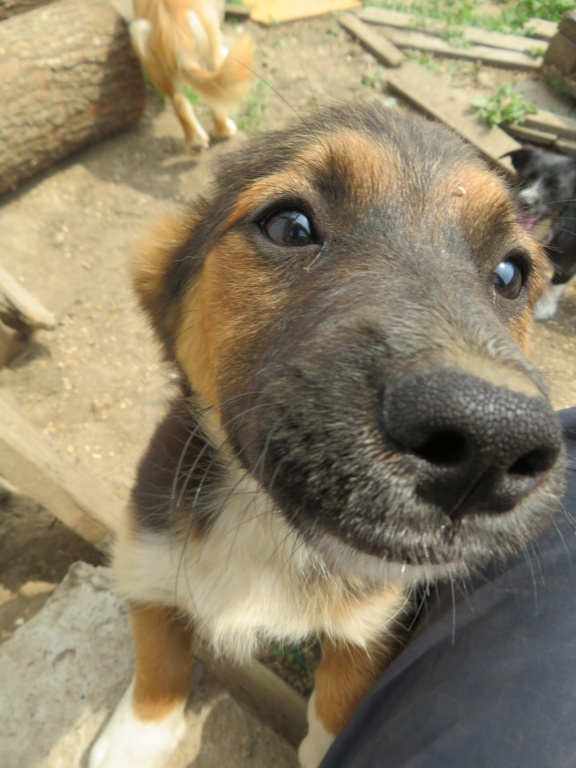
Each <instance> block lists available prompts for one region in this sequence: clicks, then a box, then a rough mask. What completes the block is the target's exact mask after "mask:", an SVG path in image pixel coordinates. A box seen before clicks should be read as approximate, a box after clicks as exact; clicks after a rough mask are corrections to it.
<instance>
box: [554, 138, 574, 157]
mask: <svg viewBox="0 0 576 768" xmlns="http://www.w3.org/2000/svg"><path fill="white" fill-rule="evenodd" d="M554 149H557V150H558V151H559V152H565V153H566V154H567V155H574V156H576V141H570V140H569V139H558V141H556V142H554Z"/></svg>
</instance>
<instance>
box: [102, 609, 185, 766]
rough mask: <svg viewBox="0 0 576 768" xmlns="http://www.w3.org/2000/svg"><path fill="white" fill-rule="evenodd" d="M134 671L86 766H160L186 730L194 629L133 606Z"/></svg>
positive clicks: (165, 612)
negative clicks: (185, 708) (186, 709)
mask: <svg viewBox="0 0 576 768" xmlns="http://www.w3.org/2000/svg"><path fill="white" fill-rule="evenodd" d="M130 622H131V624H132V634H133V637H134V649H135V654H136V672H135V674H134V679H133V681H132V683H131V684H130V687H129V688H128V690H127V691H126V693H125V694H124V696H123V698H122V700H121V701H120V704H119V705H118V706H117V708H116V711H115V712H114V714H113V715H112V718H111V720H110V722H109V723H108V725H107V726H106V728H105V730H104V733H103V734H102V735H101V736H100V738H99V739H98V741H97V742H96V744H95V745H94V747H93V749H92V752H91V755H90V768H127V767H128V766H138V768H160V766H163V765H164V764H165V763H166V761H167V759H168V757H169V756H170V754H171V752H172V751H173V750H174V749H175V747H176V746H177V744H178V742H179V741H180V740H181V739H182V737H183V735H184V730H185V720H184V707H185V705H186V699H187V698H188V694H189V692H190V686H191V682H192V651H191V639H192V631H191V628H190V626H189V625H188V624H187V623H186V622H185V621H184V620H183V619H181V618H179V617H178V616H177V614H176V612H175V611H174V610H172V609H170V608H164V607H162V606H132V607H131V608H130Z"/></svg>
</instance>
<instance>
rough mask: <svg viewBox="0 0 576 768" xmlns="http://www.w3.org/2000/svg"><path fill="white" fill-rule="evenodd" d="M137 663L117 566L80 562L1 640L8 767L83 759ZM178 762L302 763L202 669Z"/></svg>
mask: <svg viewBox="0 0 576 768" xmlns="http://www.w3.org/2000/svg"><path fill="white" fill-rule="evenodd" d="M132 671H133V656H132V641H131V637H130V628H129V622H128V615H127V612H126V608H125V606H124V604H123V603H122V601H121V600H120V599H119V598H118V597H117V596H116V595H115V594H114V592H113V590H112V576H111V572H110V569H108V568H102V567H93V566H90V565H87V564H86V563H75V564H74V565H73V566H72V567H71V568H70V571H69V572H68V575H67V576H66V578H65V579H64V581H63V582H62V584H61V585H60V586H59V587H58V589H57V590H56V591H55V592H54V594H53V595H52V596H51V597H50V598H49V599H48V601H47V603H46V604H45V606H44V607H43V609H42V610H41V611H40V613H38V614H37V615H36V616H35V617H34V618H32V619H31V620H30V621H29V622H27V623H26V624H24V626H22V627H21V628H20V629H18V630H17V631H16V632H15V634H14V635H13V637H12V638H11V639H10V640H8V641H6V642H5V643H4V644H3V645H1V646H0V680H2V687H1V689H0V755H2V768H23V766H26V768H77V767H78V766H81V767H84V766H86V764H87V763H86V759H87V749H88V747H89V746H90V745H91V743H92V741H93V740H94V738H95V737H96V735H97V733H98V732H99V730H100V728H101V727H102V726H103V725H104V724H105V721H106V720H107V718H108V716H109V715H110V714H111V712H112V710H113V708H114V707H115V705H116V703H117V702H118V700H119V699H120V697H121V695H122V693H123V691H124V689H125V688H126V686H127V685H128V683H129V681H130V679H131V677H132ZM195 680H196V681H198V680H200V682H196V683H195V685H194V689H193V692H192V695H191V697H190V702H189V707H188V723H189V725H188V732H187V735H186V738H185V740H184V742H183V743H182V745H181V746H180V748H179V750H178V752H177V754H175V756H174V759H173V760H172V761H171V763H170V765H171V768H185V767H186V766H191V763H192V761H193V766H194V768H226V766H230V767H232V766H234V768H270V766H275V768H296V766H297V764H298V763H297V760H296V756H295V753H294V750H293V749H292V748H291V747H290V746H289V745H288V744H287V743H286V742H285V741H283V739H281V738H280V737H279V736H278V735H276V734H275V733H274V732H273V731H272V730H271V729H269V728H268V727H267V726H265V725H263V724H261V723H260V722H258V720H256V718H255V717H253V716H252V715H251V714H250V713H249V712H247V711H246V710H244V709H243V708H242V707H241V706H240V705H239V704H237V703H236V702H235V701H234V699H233V698H232V697H231V696H230V694H229V693H228V692H227V691H226V689H225V688H223V687H222V686H221V685H220V684H218V683H216V682H214V680H213V679H211V678H210V675H207V674H204V670H202V669H198V670H197V674H195Z"/></svg>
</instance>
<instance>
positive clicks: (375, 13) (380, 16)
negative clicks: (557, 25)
mask: <svg viewBox="0 0 576 768" xmlns="http://www.w3.org/2000/svg"><path fill="white" fill-rule="evenodd" d="M358 18H359V19H361V20H362V21H364V22H366V23H368V24H382V25H384V26H387V27H398V28H400V29H407V30H411V31H414V32H426V33H428V34H433V35H440V36H442V35H443V34H444V32H445V31H446V29H447V28H448V25H447V24H446V22H444V21H439V20H437V19H427V18H425V19H423V18H422V17H421V16H414V15H413V14H410V13H405V12H404V11H389V10H387V9H384V8H374V7H372V6H367V7H365V8H363V9H362V11H361V12H360V13H359V14H358ZM455 29H457V30H458V31H460V32H461V33H462V35H463V37H464V38H465V39H466V40H468V42H470V43H477V44H479V45H486V46H488V47H489V48H503V49H505V50H509V51H517V52H518V53H524V52H525V51H527V50H529V49H530V48H534V47H538V48H542V49H543V50H545V49H546V47H547V44H546V43H542V44H538V45H537V44H536V43H535V41H534V40H533V39H532V38H526V37H523V36H522V35H505V34H502V32H490V31H488V30H486V29H480V28H479V27H470V26H461V25H457V26H456V27H455Z"/></svg>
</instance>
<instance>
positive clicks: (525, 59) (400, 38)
mask: <svg viewBox="0 0 576 768" xmlns="http://www.w3.org/2000/svg"><path fill="white" fill-rule="evenodd" d="M387 30H388V31H387V32H386V37H387V38H388V40H390V42H392V43H394V45H397V46H398V48H415V49H416V50H419V51H428V52H430V53H437V54H439V55H441V56H447V57H449V58H451V59H465V60H468V61H481V62H482V63H483V64H489V65H490V66H492V67H506V68H511V69H538V68H539V67H540V65H541V63H542V58H541V57H536V58H533V57H532V56H528V55H527V54H525V53H518V52H517V51H505V50H500V49H498V48H488V47H487V46H485V45H471V46H470V47H468V48H454V47H453V46H452V45H450V43H447V42H446V41H445V40H440V39H439V38H436V37H432V36H431V35H426V34H424V33H423V32H405V31H404V30H397V29H391V28H387Z"/></svg>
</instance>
